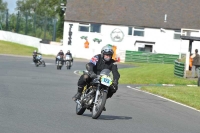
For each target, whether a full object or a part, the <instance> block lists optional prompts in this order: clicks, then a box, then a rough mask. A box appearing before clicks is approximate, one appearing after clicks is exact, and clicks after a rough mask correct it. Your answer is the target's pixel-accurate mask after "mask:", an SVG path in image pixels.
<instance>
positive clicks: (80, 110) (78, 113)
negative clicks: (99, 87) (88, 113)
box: [76, 103, 86, 115]
mask: <svg viewBox="0 0 200 133" xmlns="http://www.w3.org/2000/svg"><path fill="white" fill-rule="evenodd" d="M85 110H86V108H83V107H82V106H81V105H79V104H78V103H77V104H76V114H77V115H82V114H83V113H84V112H85Z"/></svg>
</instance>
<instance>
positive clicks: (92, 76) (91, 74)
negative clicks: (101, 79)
mask: <svg viewBox="0 0 200 133" xmlns="http://www.w3.org/2000/svg"><path fill="white" fill-rule="evenodd" d="M88 74H89V76H90V78H96V77H97V75H96V74H95V73H94V72H88Z"/></svg>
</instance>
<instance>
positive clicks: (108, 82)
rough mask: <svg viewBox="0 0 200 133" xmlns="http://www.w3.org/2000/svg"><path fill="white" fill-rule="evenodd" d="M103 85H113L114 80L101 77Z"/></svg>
mask: <svg viewBox="0 0 200 133" xmlns="http://www.w3.org/2000/svg"><path fill="white" fill-rule="evenodd" d="M101 84H103V85H105V86H110V85H111V84H112V79H111V78H110V77H108V76H102V77H101Z"/></svg>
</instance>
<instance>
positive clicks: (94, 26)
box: [90, 24, 101, 33]
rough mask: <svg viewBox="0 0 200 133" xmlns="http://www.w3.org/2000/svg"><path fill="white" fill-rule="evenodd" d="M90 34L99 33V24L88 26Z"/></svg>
mask: <svg viewBox="0 0 200 133" xmlns="http://www.w3.org/2000/svg"><path fill="white" fill-rule="evenodd" d="M90 32H97V33H101V25H100V24H91V25H90Z"/></svg>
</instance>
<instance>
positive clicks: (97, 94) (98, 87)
mask: <svg viewBox="0 0 200 133" xmlns="http://www.w3.org/2000/svg"><path fill="white" fill-rule="evenodd" d="M99 94H100V84H98V86H97V91H96V95H95V100H94V104H95V105H96V104H97V99H98V96H99Z"/></svg>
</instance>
